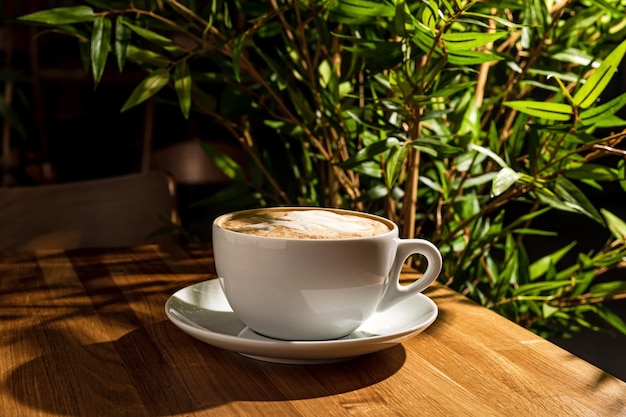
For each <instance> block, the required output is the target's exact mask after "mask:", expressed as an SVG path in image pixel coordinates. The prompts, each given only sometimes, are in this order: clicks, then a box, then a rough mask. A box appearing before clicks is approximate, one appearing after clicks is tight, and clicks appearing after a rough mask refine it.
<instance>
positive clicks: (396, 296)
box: [376, 239, 443, 311]
mask: <svg viewBox="0 0 626 417" xmlns="http://www.w3.org/2000/svg"><path fill="white" fill-rule="evenodd" d="M414 254H419V255H423V256H424V257H425V258H426V261H427V262H428V265H427V266H426V271H424V274H423V275H422V277H421V278H420V279H418V280H417V281H415V282H414V283H412V284H410V285H400V273H401V272H402V266H403V265H404V262H405V261H406V260H407V259H408V258H409V256H411V255H414ZM442 265H443V259H442V258H441V253H440V252H439V249H437V247H436V246H435V245H433V244H432V243H431V242H429V241H428V240H424V239H398V246H397V248H396V257H395V259H394V261H393V265H392V266H391V271H390V272H389V276H388V277H387V284H386V288H385V292H384V293H383V297H382V299H381V300H380V302H379V303H378V307H377V308H376V310H377V311H382V310H386V309H388V308H389V307H391V306H393V305H394V304H396V303H398V302H400V301H401V300H403V299H405V298H407V297H409V296H411V295H413V294H417V293H418V292H422V291H424V290H425V289H426V288H428V287H429V286H430V284H432V283H433V281H435V280H436V279H437V277H438V276H439V273H440V272H441V268H442Z"/></svg>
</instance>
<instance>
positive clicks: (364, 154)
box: [339, 138, 401, 168]
mask: <svg viewBox="0 0 626 417" xmlns="http://www.w3.org/2000/svg"><path fill="white" fill-rule="evenodd" d="M400 144H401V143H400V141H399V140H398V139H396V138H389V139H385V140H381V141H378V142H375V143H373V144H371V145H369V146H366V147H365V148H363V149H361V150H360V151H358V152H357V153H356V154H355V155H354V156H352V157H351V158H349V159H348V160H346V161H344V162H342V163H341V164H339V165H340V166H341V167H343V168H352V167H354V166H355V165H357V164H358V163H360V162H362V161H366V160H368V159H372V158H373V157H375V156H377V155H380V154H381V153H383V152H386V151H388V150H389V149H391V148H394V147H396V146H399V145H400Z"/></svg>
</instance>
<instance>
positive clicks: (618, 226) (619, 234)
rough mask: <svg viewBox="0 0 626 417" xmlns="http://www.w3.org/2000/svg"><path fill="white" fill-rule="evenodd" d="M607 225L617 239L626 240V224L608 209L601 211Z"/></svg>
mask: <svg viewBox="0 0 626 417" xmlns="http://www.w3.org/2000/svg"><path fill="white" fill-rule="evenodd" d="M600 212H601V213H602V215H603V216H604V219H605V220H606V225H607V227H608V228H609V230H610V231H611V234H612V235H613V236H615V238H616V239H622V240H626V222H625V221H624V220H622V219H620V218H619V217H618V216H616V215H615V214H613V213H611V212H610V211H608V210H606V209H600Z"/></svg>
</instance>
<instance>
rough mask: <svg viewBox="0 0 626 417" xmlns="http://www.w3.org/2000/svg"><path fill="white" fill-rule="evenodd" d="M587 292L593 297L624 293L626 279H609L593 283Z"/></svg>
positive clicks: (625, 292)
mask: <svg viewBox="0 0 626 417" xmlns="http://www.w3.org/2000/svg"><path fill="white" fill-rule="evenodd" d="M589 292H590V293H591V294H593V296H594V297H611V296H615V295H619V294H626V281H611V282H601V283H599V284H594V285H593V286H592V287H591V288H590V289H589Z"/></svg>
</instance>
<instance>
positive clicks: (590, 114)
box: [580, 93, 626, 124]
mask: <svg viewBox="0 0 626 417" xmlns="http://www.w3.org/2000/svg"><path fill="white" fill-rule="evenodd" d="M624 106H626V93H623V94H620V95H619V96H617V97H616V98H614V99H612V100H610V101H607V102H606V103H604V104H601V105H599V106H593V107H590V108H588V109H587V110H585V111H583V112H581V113H580V119H581V120H582V121H583V123H584V124H592V123H595V121H596V120H598V119H602V118H604V117H607V116H609V115H610V116H612V115H614V114H615V113H617V112H618V111H620V110H621V109H622V108H623V107H624Z"/></svg>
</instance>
